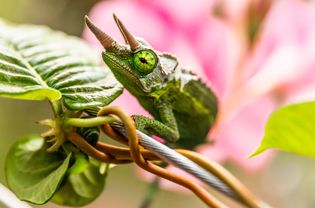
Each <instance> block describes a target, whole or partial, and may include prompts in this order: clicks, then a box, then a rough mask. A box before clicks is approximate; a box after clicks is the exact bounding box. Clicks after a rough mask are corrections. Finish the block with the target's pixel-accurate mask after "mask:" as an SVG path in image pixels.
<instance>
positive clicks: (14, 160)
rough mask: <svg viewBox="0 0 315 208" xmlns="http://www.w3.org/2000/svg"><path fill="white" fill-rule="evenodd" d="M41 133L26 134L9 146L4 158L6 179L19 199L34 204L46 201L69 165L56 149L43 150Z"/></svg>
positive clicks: (44, 145)
mask: <svg viewBox="0 0 315 208" xmlns="http://www.w3.org/2000/svg"><path fill="white" fill-rule="evenodd" d="M46 149H47V145H46V144H45V142H44V139H43V138H41V137H35V136H32V137H26V138H24V139H21V140H19V141H18V142H17V143H16V144H15V145H13V147H12V148H11V149H10V151H9V154H8V155H7V158H6V164H5V172H6V179H7V183H8V185H9V187H10V189H12V191H13V192H14V193H15V194H16V195H17V196H18V197H19V198H20V199H21V200H25V201H29V202H32V203H34V204H43V203H45V202H47V201H48V200H49V199H50V198H51V197H52V196H53V194H54V193H55V191H56V190H57V188H58V187H59V185H60V183H61V181H62V179H63V177H64V175H65V173H66V171H67V169H68V166H69V160H70V154H69V155H68V157H67V158H66V159H65V158H64V157H63V156H62V155H61V154H60V153H57V152H54V153H47V151H46Z"/></svg>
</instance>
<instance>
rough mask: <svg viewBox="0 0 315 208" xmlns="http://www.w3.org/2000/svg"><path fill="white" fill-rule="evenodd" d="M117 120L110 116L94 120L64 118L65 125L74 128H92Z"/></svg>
mask: <svg viewBox="0 0 315 208" xmlns="http://www.w3.org/2000/svg"><path fill="white" fill-rule="evenodd" d="M118 121H119V120H118V119H116V118H114V117H112V116H99V117H94V118H84V119H82V118H66V119H65V121H64V123H65V125H69V126H75V127H93V126H99V125H102V124H106V123H113V122H118Z"/></svg>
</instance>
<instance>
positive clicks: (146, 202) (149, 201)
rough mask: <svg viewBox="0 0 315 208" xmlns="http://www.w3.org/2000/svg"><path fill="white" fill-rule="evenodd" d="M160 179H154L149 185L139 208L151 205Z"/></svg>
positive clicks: (147, 207)
mask: <svg viewBox="0 0 315 208" xmlns="http://www.w3.org/2000/svg"><path fill="white" fill-rule="evenodd" d="M159 183H160V179H159V178H158V177H155V179H154V181H153V182H152V183H151V184H150V185H149V190H148V191H147V192H146V194H145V196H144V199H143V200H142V202H141V204H140V206H139V208H149V207H150V206H151V204H152V203H153V200H154V198H155V196H156V193H157V192H158V190H159Z"/></svg>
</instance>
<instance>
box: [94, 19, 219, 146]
mask: <svg viewBox="0 0 315 208" xmlns="http://www.w3.org/2000/svg"><path fill="white" fill-rule="evenodd" d="M114 18H116V17H114ZM115 20H116V23H117V22H118V23H117V24H118V26H119V27H120V29H121V28H122V26H121V25H119V24H120V23H119V20H117V18H116V19H115ZM89 24H91V23H89ZM90 27H91V26H90ZM123 27H124V26H123ZM92 31H93V28H92ZM121 31H122V30H121ZM96 33H99V34H100V32H98V31H97V32H94V34H95V35H96V36H100V35H99V34H96ZM122 33H123V31H122ZM101 35H102V34H101ZM123 35H124V33H123ZM106 36H107V35H106ZM124 37H125V40H126V42H128V40H127V39H128V38H126V35H124ZM98 38H99V37H98ZM99 40H100V38H99ZM137 41H138V46H137V47H136V48H133V46H131V47H130V46H129V45H128V44H120V43H117V42H116V41H114V42H113V43H112V44H110V45H109V44H108V43H106V47H105V46H104V47H105V48H106V51H105V52H103V53H102V56H103V60H104V61H105V63H106V64H107V65H108V67H109V68H110V69H111V71H112V72H113V74H114V75H115V77H116V79H117V80H118V81H119V82H120V83H121V84H122V85H123V86H124V87H125V88H126V89H127V90H128V91H129V92H130V93H131V94H133V95H134V96H135V97H136V98H137V99H138V101H139V102H140V104H141V105H142V106H143V107H144V108H145V109H146V110H147V111H148V112H150V114H151V115H152V116H153V117H154V119H150V118H147V117H144V116H137V115H136V116H133V118H134V119H135V122H136V125H137V128H138V129H139V130H140V131H144V132H145V133H147V134H154V135H157V136H160V137H162V138H164V139H165V140H166V141H168V142H169V143H171V144H172V145H175V146H179V147H183V148H190V149H191V148H194V147H195V146H197V145H198V144H202V143H204V142H205V139H206V135H207V133H208V131H209V129H210V128H211V126H212V124H213V122H214V120H215V117H216V114H217V100H216V97H215V95H214V94H213V92H212V91H211V90H210V89H209V88H208V87H207V86H206V85H204V84H203V83H202V82H201V81H200V80H199V79H198V78H197V77H196V76H195V75H193V74H192V73H191V72H189V71H188V70H184V69H183V68H181V67H180V66H179V65H178V62H177V59H176V57H174V56H172V55H170V54H166V53H161V52H158V51H156V50H154V49H153V48H152V47H151V46H150V45H149V44H148V43H146V42H145V41H143V40H142V39H140V38H137ZM134 45H135V44H134ZM139 51H141V52H140V53H138V54H137V52H139ZM143 51H144V53H143ZM139 54H140V55H139ZM143 54H144V55H143ZM137 56H140V57H142V58H145V59H146V60H143V61H144V62H143V63H142V62H141V60H140V59H135V58H137ZM154 57H155V58H154ZM138 58H139V57H138ZM135 60H136V61H135ZM153 60H155V61H153ZM147 62H149V63H148V64H147V65H146V63H147ZM137 64H138V65H137ZM139 64H140V65H139ZM143 65H145V67H143ZM141 67H143V68H141ZM150 67H151V68H152V69H150ZM142 69H143V70H142ZM151 70H152V71H151Z"/></svg>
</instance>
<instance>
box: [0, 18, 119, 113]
mask: <svg viewBox="0 0 315 208" xmlns="http://www.w3.org/2000/svg"><path fill="white" fill-rule="evenodd" d="M121 90H122V87H121V85H120V84H119V83H118V82H117V81H116V79H115V78H114V76H113V75H112V73H111V72H110V71H109V70H108V69H106V68H104V67H101V66H100V61H99V55H97V54H96V53H95V52H94V51H93V50H91V48H89V47H88V46H87V45H86V44H85V43H84V42H83V41H81V40H80V39H79V38H75V37H71V36H67V35H65V34H64V33H62V32H57V31H53V30H51V29H49V28H47V27H44V26H33V25H14V24H9V23H7V22H4V21H1V20H0V96H3V97H10V98H18V99H30V100H43V99H49V100H58V99H60V98H61V97H63V101H64V104H65V106H66V107H67V108H69V109H71V110H81V109H86V108H93V107H95V106H104V105H106V104H108V103H110V102H111V101H112V100H113V99H115V98H116V97H117V96H118V95H119V94H120V93H121Z"/></svg>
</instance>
